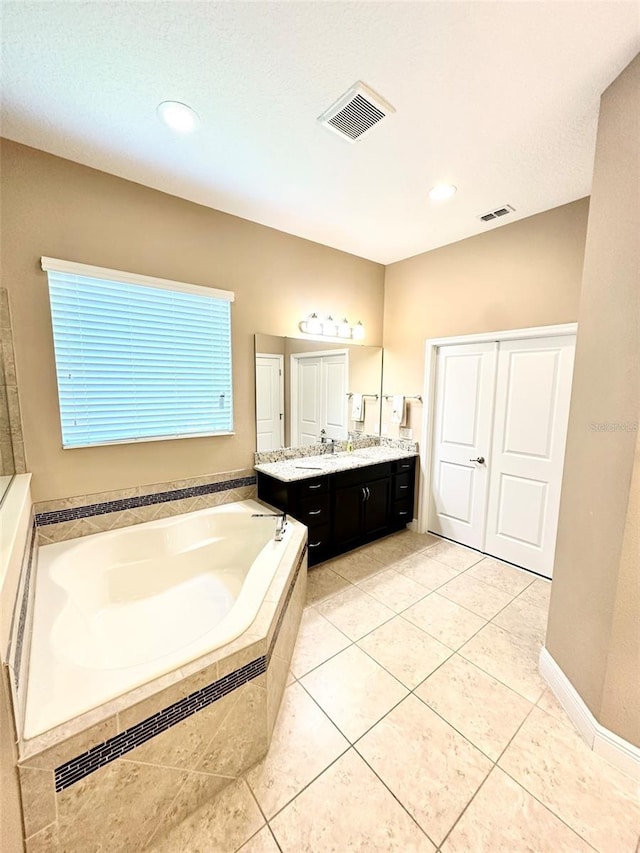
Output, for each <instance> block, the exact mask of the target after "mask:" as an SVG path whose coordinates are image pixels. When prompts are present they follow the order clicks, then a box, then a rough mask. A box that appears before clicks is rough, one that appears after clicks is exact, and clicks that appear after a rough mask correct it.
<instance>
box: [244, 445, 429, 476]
mask: <svg viewBox="0 0 640 853" xmlns="http://www.w3.org/2000/svg"><path fill="white" fill-rule="evenodd" d="M417 455H418V454H417V453H416V452H415V451H414V450H401V449H398V448H396V447H361V448H357V449H355V450H353V451H351V452H349V451H346V450H343V451H340V452H339V453H324V454H322V455H321V456H301V457H299V458H298V459H285V460H283V461H281V462H264V463H261V464H258V465H256V466H255V469H256V471H260V472H261V473H263V474H269V476H270V477H275V478H276V480H282V481H283V482H285V483H293V482H295V481H296V480H306V479H309V478H310V477H319V476H322V475H323V474H334V473H336V472H338V471H350V470H351V469H353V468H364V467H365V466H366V465H375V464H376V463H378V462H394V461H395V460H397V459H411V458H412V457H413V456H417Z"/></svg>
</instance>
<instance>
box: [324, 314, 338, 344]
mask: <svg viewBox="0 0 640 853" xmlns="http://www.w3.org/2000/svg"><path fill="white" fill-rule="evenodd" d="M322 334H323V335H325V336H326V337H327V338H336V337H337V336H338V326H337V324H336V322H335V321H334V319H333V317H332V316H331V314H329V316H328V317H327V319H326V320H325V321H324V323H323V324H322Z"/></svg>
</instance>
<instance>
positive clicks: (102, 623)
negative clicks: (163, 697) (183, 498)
mask: <svg viewBox="0 0 640 853" xmlns="http://www.w3.org/2000/svg"><path fill="white" fill-rule="evenodd" d="M264 511H265V508H264V507H263V506H262V505H260V504H258V503H256V502H255V501H241V502H238V503H233V504H227V505H224V506H219V507H214V508H211V509H205V510H200V511H198V512H193V513H189V514H187V515H181V516H175V517H173V518H167V519H162V520H159V521H152V522H147V523H144V524H140V525H136V526H134V527H128V528H121V529H119V530H114V531H109V532H106V533H97V534H94V535H92V536H87V537H84V538H81V539H74V540H68V541H66V542H60V543H56V544H53V545H45V546H42V547H41V548H40V550H39V560H38V571H37V579H36V589H35V606H34V621H33V633H32V639H31V654H30V662H29V678H28V688H27V697H26V708H25V714H24V723H23V737H24V739H25V740H28V739H30V738H34V737H36V736H38V735H41V734H42V733H44V732H48V731H49V730H50V729H53V728H55V727H57V726H60V725H61V724H63V723H65V722H67V721H69V720H72V719H74V718H76V717H78V716H79V715H81V714H84V713H85V712H87V711H90V710H91V709H94V708H97V707H98V706H101V705H103V704H104V703H107V702H109V700H111V699H114V698H115V697H118V696H120V695H122V694H125V693H127V692H129V691H131V690H133V689H134V688H136V687H138V686H139V685H142V684H145V683H147V682H149V681H151V680H153V679H155V678H158V677H159V676H161V675H163V674H164V673H167V672H170V671H172V670H176V669H179V668H180V667H182V666H184V665H185V664H187V663H188V662H190V661H194V660H196V659H198V658H201V657H202V656H203V655H206V654H207V653H208V652H210V651H212V650H215V649H218V648H220V647H221V646H224V645H225V644H227V643H230V642H231V641H233V640H234V639H235V638H237V637H239V636H240V635H241V634H243V632H245V631H247V629H248V628H249V626H250V625H251V624H252V622H253V621H254V619H255V618H256V615H257V613H258V610H259V609H260V606H261V604H262V603H263V601H264V599H265V595H266V593H267V590H268V588H269V585H270V583H271V581H272V579H273V577H274V575H275V573H276V571H277V569H278V566H279V564H280V561H281V560H282V558H283V555H284V553H285V549H286V547H287V543H288V541H289V539H290V537H291V536H292V531H294V530H296V529H297V532H296V534H295V535H296V537H298V536H300V530H301V529H302V531H304V528H302V526H301V525H298V524H296V522H290V523H289V524H288V526H287V529H286V531H285V533H284V537H283V539H282V541H280V542H277V541H275V536H274V533H275V526H276V521H277V519H276V518H252V517H251V514H252V513H254V512H264Z"/></svg>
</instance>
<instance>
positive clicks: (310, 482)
mask: <svg viewBox="0 0 640 853" xmlns="http://www.w3.org/2000/svg"><path fill="white" fill-rule="evenodd" d="M415 473H416V457H415V456H404V457H402V458H400V459H395V460H393V461H387V462H379V463H374V464H371V465H361V466H360V467H357V468H350V469H349V470H346V471H336V472H329V473H323V474H321V475H318V476H317V477H306V478H304V479H299V480H293V481H284V480H280V479H278V478H277V477H274V476H271V475H269V474H265V473H263V472H261V471H258V497H259V498H260V500H262V501H264V502H265V503H268V504H271V505H272V506H274V507H277V508H278V509H281V510H283V511H284V512H287V513H288V514H289V515H291V516H293V518H295V519H296V520H297V521H300V522H302V524H305V525H306V526H307V527H308V528H309V565H310V566H314V565H316V564H317V563H321V562H322V561H323V560H327V559H329V558H330V557H336V556H338V555H339V554H344V553H345V552H346V551H350V550H351V549H352V548H357V547H358V546H359V545H364V544H365V543H367V542H372V541H374V540H375V539H379V538H380V537H381V536H386V535H388V534H389V533H393V532H395V531H397V530H401V529H402V528H403V527H404V526H405V525H406V524H407V522H409V521H411V519H412V517H413V502H414V494H415Z"/></svg>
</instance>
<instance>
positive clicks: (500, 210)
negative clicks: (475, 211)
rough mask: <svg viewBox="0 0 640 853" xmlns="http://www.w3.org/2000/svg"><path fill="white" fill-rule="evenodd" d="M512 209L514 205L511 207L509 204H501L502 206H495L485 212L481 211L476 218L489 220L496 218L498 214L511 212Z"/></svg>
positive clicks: (502, 214)
mask: <svg viewBox="0 0 640 853" xmlns="http://www.w3.org/2000/svg"><path fill="white" fill-rule="evenodd" d="M514 210H515V207H512V206H511V205H510V204H503V205H502V207H495V208H494V209H493V210H489V211H488V212H487V213H482V214H481V215H480V216H479V217H478V219H481V220H482V221H483V222H491V220H492V219H498V218H499V217H500V216H506V215H507V214H508V213H513V212H514Z"/></svg>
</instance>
